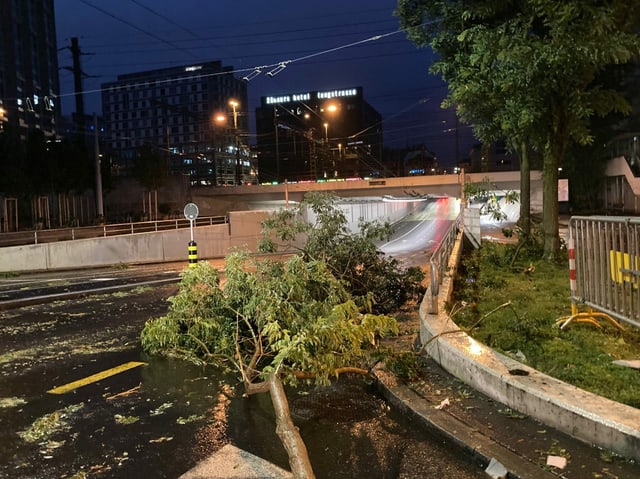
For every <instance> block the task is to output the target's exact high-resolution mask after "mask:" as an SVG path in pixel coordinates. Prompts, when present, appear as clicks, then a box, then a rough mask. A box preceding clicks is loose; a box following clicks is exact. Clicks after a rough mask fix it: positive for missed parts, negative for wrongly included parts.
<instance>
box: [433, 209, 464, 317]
mask: <svg viewBox="0 0 640 479" xmlns="http://www.w3.org/2000/svg"><path fill="white" fill-rule="evenodd" d="M461 222H462V212H461V213H460V214H459V215H458V217H457V218H456V219H455V221H453V222H452V223H451V225H450V226H449V228H448V229H447V231H446V233H445V234H444V236H443V237H442V239H441V240H440V242H439V243H438V246H437V247H436V249H434V250H433V253H432V254H431V259H430V260H429V286H428V287H427V292H426V293H425V297H424V300H426V301H428V302H429V303H428V304H429V313H430V314H438V295H439V294H440V285H441V284H442V281H443V280H444V278H445V276H446V274H447V270H448V268H449V259H450V258H451V254H452V252H453V247H454V246H455V244H456V241H457V238H458V233H459V232H460V223H461Z"/></svg>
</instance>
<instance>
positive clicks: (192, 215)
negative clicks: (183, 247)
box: [184, 203, 198, 268]
mask: <svg viewBox="0 0 640 479" xmlns="http://www.w3.org/2000/svg"><path fill="white" fill-rule="evenodd" d="M184 217H185V218H187V219H188V220H189V230H190V232H191V241H189V247H188V258H189V268H193V267H195V265H196V264H197V263H198V245H197V244H196V242H195V241H194V240H193V222H194V221H195V219H196V218H197V217H198V206H197V205H196V204H195V203H187V205H186V206H185V207H184Z"/></svg>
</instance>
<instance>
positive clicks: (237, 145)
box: [229, 100, 241, 185]
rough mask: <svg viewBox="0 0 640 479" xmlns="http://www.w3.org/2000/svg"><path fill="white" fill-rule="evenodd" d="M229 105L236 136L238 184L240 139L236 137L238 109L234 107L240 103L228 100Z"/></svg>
mask: <svg viewBox="0 0 640 479" xmlns="http://www.w3.org/2000/svg"><path fill="white" fill-rule="evenodd" d="M229 105H230V106H231V108H232V109H233V129H234V132H235V138H236V185H240V181H241V169H240V140H239V139H238V110H237V109H236V108H237V107H238V106H240V104H239V103H238V102H237V101H236V100H229Z"/></svg>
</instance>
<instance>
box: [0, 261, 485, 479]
mask: <svg viewBox="0 0 640 479" xmlns="http://www.w3.org/2000/svg"><path fill="white" fill-rule="evenodd" d="M94 273H95V272H91V273H90V274H91V275H93V274H94ZM103 273H105V272H104V271H102V272H100V275H99V277H107V276H105V275H104V274H103ZM110 273H114V274H115V272H110ZM87 274H89V273H87ZM71 276H72V278H70V279H67V280H66V281H61V282H60V283H58V284H56V285H51V284H50V283H51V279H50V278H49V279H45V278H41V279H40V281H43V282H42V283H40V284H41V285H44V284H49V286H47V288H53V289H49V290H48V294H55V293H56V291H59V289H60V288H63V289H64V288H68V287H69V284H70V283H73V284H91V283H94V282H95V281H89V278H88V277H86V276H85V277H82V278H79V277H78V275H77V274H75V275H74V274H71ZM109 276H111V275H109ZM125 276H126V275H125ZM8 279H11V280H13V281H10V283H12V284H11V285H10V286H8V285H7V282H5V281H4V280H3V281H2V287H1V288H0V291H2V292H3V293H2V294H5V295H6V296H7V297H9V299H10V298H11V297H12V296H20V294H25V295H29V294H35V293H34V291H35V290H36V289H37V286H34V285H35V284H37V281H36V278H35V277H31V278H29V279H30V280H33V282H32V283H30V285H27V284H26V283H23V284H22V285H21V286H17V284H18V281H19V280H20V278H8ZM21 280H22V281H26V280H27V278H26V277H25V278H22V279H21ZM98 282H100V283H101V281H98ZM11 288H13V290H12V291H14V292H7V291H9V290H10V289H11ZM176 288H177V286H176V284H166V285H152V286H149V285H139V286H135V287H133V288H126V289H125V290H123V291H120V292H109V293H106V294H100V295H85V296H83V297H78V298H74V299H70V300H59V301H54V302H49V303H46V304H33V305H28V306H24V307H21V308H17V309H5V310H3V311H0V377H1V378H2V381H1V383H0V477H11V478H17V479H26V478H38V479H49V478H51V479H54V478H55V479H57V478H74V479H75V478H134V477H136V478H138V477H154V478H177V477H178V476H179V475H180V474H182V473H184V472H186V471H187V470H188V469H189V468H191V467H192V466H194V465H195V464H196V463H197V462H198V461H199V460H201V459H203V458H205V457H207V456H208V455H209V454H211V453H213V452H215V451H216V450H218V449H219V448H220V447H222V445H224V444H226V443H229V442H230V443H233V444H235V445H236V446H238V447H240V448H243V449H246V450H248V451H249V452H252V453H254V454H256V455H258V456H260V457H263V458H266V459H267V460H270V461H271V462H274V463H275V464H278V465H280V466H282V467H285V468H288V467H287V457H286V454H285V452H284V449H283V448H282V446H281V444H280V442H279V439H278V438H277V436H276V434H275V423H274V419H273V413H272V409H271V405H270V403H269V399H268V396H266V395H264V396H257V397H250V398H242V397H241V393H242V391H241V390H240V389H239V388H237V387H236V386H238V382H237V381H236V379H235V378H234V377H231V376H225V375H223V374H222V373H221V372H220V371H217V370H213V369H207V368H199V367H196V366H193V365H190V364H186V363H184V362H181V361H176V360H171V359H159V358H149V357H145V356H144V355H143V354H142V353H141V351H140V345H139V334H140V331H141V329H142V327H143V325H144V322H145V321H146V320H147V319H149V318H151V317H157V316H160V315H162V314H163V313H164V312H165V311H166V310H167V307H168V303H167V301H166V299H167V298H168V297H169V296H170V295H171V294H173V293H174V292H175V291H176ZM19 291H22V293H20V292H19ZM25 291H28V292H27V293H25ZM132 361H137V362H143V363H145V365H141V366H137V367H133V368H131V369H128V370H126V371H124V372H121V373H119V374H116V375H113V376H110V377H105V378H102V379H99V380H96V381H93V382H87V384H86V385H83V386H81V387H78V388H77V389H74V390H72V391H71V392H68V393H65V394H52V393H51V392H48V391H51V390H52V389H53V388H55V387H59V386H62V385H65V384H68V383H71V382H73V381H77V380H79V379H82V378H88V377H91V376H92V375H94V374H96V373H100V372H102V371H105V370H108V369H110V368H113V367H116V366H120V365H123V364H125V363H128V362H132ZM363 388H364V389H363ZM290 402H291V408H292V411H293V413H294V418H295V421H296V423H297V424H298V425H299V426H300V429H301V432H302V435H303V438H304V439H305V442H306V443H307V447H308V448H309V453H310V456H311V460H312V463H313V464H314V468H315V470H316V475H317V477H319V478H323V477H326V478H341V477H344V478H359V477H362V478H364V477H366V478H372V477H380V478H399V477H415V475H414V473H415V472H416V471H423V474H424V476H425V477H445V476H446V477H452V478H460V479H465V478H472V477H478V475H479V473H480V472H479V471H481V468H480V466H479V465H477V464H473V463H472V462H471V461H470V460H469V459H467V458H466V457H464V456H461V455H460V454H459V452H458V451H456V450H451V448H450V446H449V445H447V444H443V441H442V439H439V438H435V437H433V436H430V435H429V433H427V432H426V431H424V430H422V429H420V428H415V427H413V426H412V425H411V424H409V423H407V422H406V421H405V420H404V419H403V418H402V417H400V416H399V415H398V414H397V413H396V412H394V411H393V410H390V409H389V408H388V407H387V405H386V403H384V401H382V400H381V399H380V397H379V396H378V395H376V394H375V393H374V392H373V390H369V389H368V388H367V386H363V384H362V382H361V381H356V382H349V381H347V380H345V381H341V382H339V383H338V384H337V385H335V386H333V387H331V388H327V389H321V390H313V391H298V392H293V391H292V392H291V394H290Z"/></svg>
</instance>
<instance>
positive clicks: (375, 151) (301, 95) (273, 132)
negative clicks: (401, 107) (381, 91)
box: [256, 87, 384, 183]
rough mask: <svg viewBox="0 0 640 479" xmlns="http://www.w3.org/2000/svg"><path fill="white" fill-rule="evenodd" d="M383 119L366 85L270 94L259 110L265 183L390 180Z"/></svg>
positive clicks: (259, 154) (259, 161) (257, 113)
mask: <svg viewBox="0 0 640 479" xmlns="http://www.w3.org/2000/svg"><path fill="white" fill-rule="evenodd" d="M381 121H382V118H381V116H380V114H379V113H378V112H377V111H376V110H375V109H374V108H373V107H372V106H371V105H370V104H369V103H367V102H366V101H365V99H364V97H363V92H362V88H361V87H354V88H343V89H333V90H318V91H300V92H296V93H288V94H282V95H272V96H264V97H262V101H261V105H260V107H258V108H256V133H257V138H258V141H257V150H258V165H259V169H260V181H261V182H264V183H268V182H283V181H285V180H287V181H317V180H324V179H326V180H329V179H339V178H341V179H346V178H353V177H361V178H362V177H372V176H384V171H383V170H384V167H383V166H382V146H383V145H382V125H381Z"/></svg>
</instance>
